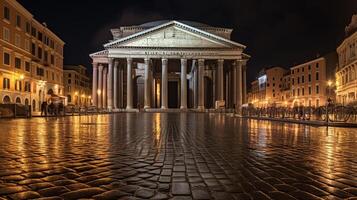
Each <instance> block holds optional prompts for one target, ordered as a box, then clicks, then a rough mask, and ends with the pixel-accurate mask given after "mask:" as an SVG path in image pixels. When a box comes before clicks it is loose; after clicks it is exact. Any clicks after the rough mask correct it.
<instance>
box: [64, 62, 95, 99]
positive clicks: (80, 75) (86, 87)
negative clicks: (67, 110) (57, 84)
mask: <svg viewBox="0 0 357 200" xmlns="http://www.w3.org/2000/svg"><path fill="white" fill-rule="evenodd" d="M63 81H64V95H65V97H66V105H76V106H90V105H91V99H92V97H91V95H92V87H91V81H90V78H89V77H88V75H87V68H86V67H84V66H83V65H65V66H64V70H63Z"/></svg>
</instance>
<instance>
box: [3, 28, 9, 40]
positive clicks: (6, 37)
mask: <svg viewBox="0 0 357 200" xmlns="http://www.w3.org/2000/svg"><path fill="white" fill-rule="evenodd" d="M2 37H3V38H4V40H6V41H8V42H10V29H8V28H6V27H4V28H3V36H2Z"/></svg>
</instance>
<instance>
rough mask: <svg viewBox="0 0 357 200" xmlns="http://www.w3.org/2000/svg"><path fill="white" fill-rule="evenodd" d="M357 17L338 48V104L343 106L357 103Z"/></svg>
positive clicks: (355, 16)
mask: <svg viewBox="0 0 357 200" xmlns="http://www.w3.org/2000/svg"><path fill="white" fill-rule="evenodd" d="M356 30H357V15H353V16H352V20H351V23H350V24H349V25H348V26H347V27H346V29H345V31H346V38H345V40H344V41H343V42H342V44H341V45H340V46H339V47H338V48H337V53H338V69H337V71H336V86H337V90H336V93H337V102H339V103H342V104H351V103H356V101H357V32H356Z"/></svg>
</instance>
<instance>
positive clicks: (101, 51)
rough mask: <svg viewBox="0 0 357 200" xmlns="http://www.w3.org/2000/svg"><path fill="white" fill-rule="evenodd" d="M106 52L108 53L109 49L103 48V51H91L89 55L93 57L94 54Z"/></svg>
mask: <svg viewBox="0 0 357 200" xmlns="http://www.w3.org/2000/svg"><path fill="white" fill-rule="evenodd" d="M105 52H107V53H108V50H106V49H104V50H101V51H97V52H94V53H91V54H89V57H91V58H93V57H94V56H100V55H98V54H99V53H105Z"/></svg>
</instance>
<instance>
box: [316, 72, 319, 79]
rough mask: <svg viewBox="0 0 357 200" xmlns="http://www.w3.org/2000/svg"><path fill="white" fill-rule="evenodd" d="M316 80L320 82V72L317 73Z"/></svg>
mask: <svg viewBox="0 0 357 200" xmlns="http://www.w3.org/2000/svg"><path fill="white" fill-rule="evenodd" d="M316 80H317V81H318V80H319V72H316Z"/></svg>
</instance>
